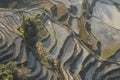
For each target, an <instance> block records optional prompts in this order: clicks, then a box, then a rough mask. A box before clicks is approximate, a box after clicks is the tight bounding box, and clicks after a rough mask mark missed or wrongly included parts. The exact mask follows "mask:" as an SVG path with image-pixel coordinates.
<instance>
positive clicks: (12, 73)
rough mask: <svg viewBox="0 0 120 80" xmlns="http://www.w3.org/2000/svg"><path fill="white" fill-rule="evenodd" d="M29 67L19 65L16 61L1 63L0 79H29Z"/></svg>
mask: <svg viewBox="0 0 120 80" xmlns="http://www.w3.org/2000/svg"><path fill="white" fill-rule="evenodd" d="M29 72H30V70H29V69H27V68H25V67H18V66H17V63H16V62H8V63H6V64H1V65H0V80H27V76H28V73H29Z"/></svg>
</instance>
